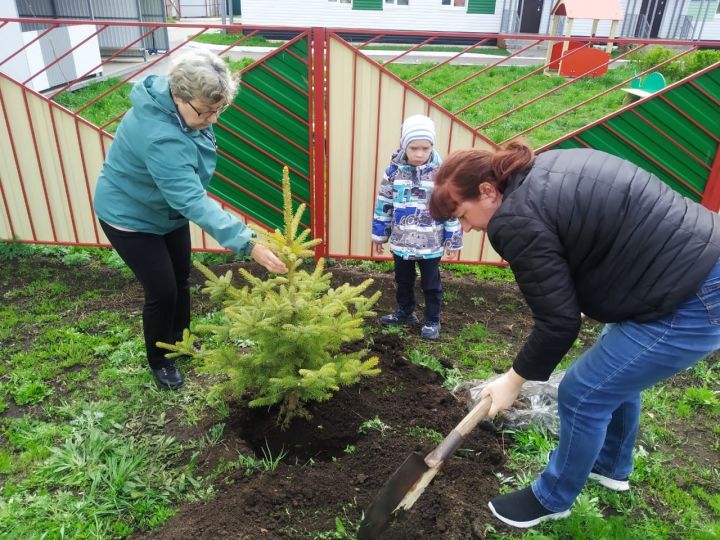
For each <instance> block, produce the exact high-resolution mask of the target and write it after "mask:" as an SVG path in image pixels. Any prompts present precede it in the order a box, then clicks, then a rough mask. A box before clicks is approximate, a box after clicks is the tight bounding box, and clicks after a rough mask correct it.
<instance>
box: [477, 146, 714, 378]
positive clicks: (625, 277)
mask: <svg viewBox="0 0 720 540" xmlns="http://www.w3.org/2000/svg"><path fill="white" fill-rule="evenodd" d="M488 236H489V238H490V242H491V243H492V245H493V247H494V248H495V250H496V251H497V252H498V253H499V254H500V255H501V256H502V257H503V258H504V259H505V260H506V261H508V262H509V263H510V267H511V268H512V271H513V273H514V274H515V278H516V280H517V283H518V285H519V286H520V290H521V291H522V293H523V295H524V296H525V299H526V300H527V303H528V305H529V306H530V308H531V310H532V313H533V318H534V321H535V326H534V329H533V331H532V333H531V335H530V337H529V338H528V340H527V342H526V343H525V345H524V347H523V349H522V350H521V351H520V353H519V354H518V356H517V358H516V359H515V362H514V364H513V367H514V369H515V371H517V372H518V373H519V374H520V375H521V376H523V377H525V378H526V379H530V380H546V379H547V378H548V377H549V376H550V374H551V373H552V371H553V369H554V368H555V366H556V365H557V364H558V362H560V360H561V359H562V357H563V355H564V354H565V353H566V352H567V351H568V349H569V348H570V346H571V345H572V344H573V342H574V340H575V339H576V337H577V335H578V332H579V330H580V313H581V312H583V313H585V314H587V315H588V316H589V317H591V318H593V319H596V320H598V321H601V322H618V321H625V320H634V321H638V322H643V321H652V320H654V319H658V318H660V317H661V316H662V315H664V314H667V313H669V312H670V311H672V310H673V309H674V308H676V307H677V306H678V305H680V304H681V303H682V302H683V301H685V300H686V299H688V298H689V297H690V296H691V295H692V294H694V293H695V292H696V291H697V290H698V288H699V287H700V284H701V283H702V282H703V280H704V278H705V277H706V276H707V275H708V274H709V272H710V270H711V269H712V267H713V265H714V264H715V262H716V261H717V259H718V257H720V216H718V215H717V214H715V213H713V212H710V211H709V210H707V209H705V208H703V207H702V206H700V205H698V204H696V203H694V202H692V201H690V200H689V199H686V198H684V197H682V196H681V195H679V194H678V193H676V192H675V191H673V190H672V189H670V188H669V187H667V186H666V185H665V184H664V183H663V182H661V181H660V180H659V179H658V178H657V177H655V176H653V175H652V174H650V173H649V172H647V171H645V170H643V169H640V168H638V167H637V166H635V165H634V164H632V163H630V162H628V161H625V160H622V159H620V158H617V157H614V156H611V155H609V154H606V153H604V152H599V151H597V150H588V149H576V150H552V151H549V152H545V153H543V154H540V155H539V156H537V157H536V158H535V161H534V163H533V165H532V167H531V168H530V169H528V170H526V171H524V172H522V173H519V174H517V175H515V176H514V177H512V178H511V179H510V181H509V182H508V185H507V187H506V189H505V192H504V194H503V202H502V204H501V206H500V208H498V210H497V211H496V212H495V214H494V216H493V217H492V219H491V220H490V223H489V224H488Z"/></svg>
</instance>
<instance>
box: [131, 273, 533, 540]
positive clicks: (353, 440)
mask: <svg viewBox="0 0 720 540" xmlns="http://www.w3.org/2000/svg"><path fill="white" fill-rule="evenodd" d="M215 270H216V271H217V272H224V271H226V268H216V269H215ZM331 271H332V272H333V276H334V278H333V281H334V282H337V283H342V282H346V281H347V282H351V283H357V282H360V281H362V280H363V279H366V278H367V277H369V274H368V273H367V272H361V271H357V270H355V269H352V268H346V267H340V268H338V267H336V268H332V269H331ZM371 277H373V278H375V280H376V282H375V284H374V285H373V288H374V289H375V290H377V289H380V290H382V292H383V299H382V301H381V305H380V306H379V308H378V311H380V312H384V311H387V310H390V309H392V307H393V304H394V283H393V280H392V275H391V274H376V275H372V276H371ZM444 280H445V281H444V286H445V289H446V291H448V290H451V291H453V293H454V294H452V296H453V298H454V299H453V302H448V303H447V306H446V307H445V308H444V311H443V336H444V337H443V339H449V338H450V337H451V336H453V335H456V334H457V333H458V332H459V331H460V330H461V329H462V328H463V326H464V325H466V324H468V323H470V322H473V321H474V320H478V321H482V322H484V323H485V324H488V325H489V326H491V327H493V329H494V331H497V332H499V333H504V334H508V335H509V337H511V340H510V341H519V340H521V339H522V337H523V336H522V333H523V331H524V330H526V329H527V328H529V321H528V320H523V319H524V318H525V317H526V315H525V313H513V314H506V313H502V312H499V311H497V312H496V310H494V308H493V306H495V307H496V306H498V305H500V304H503V303H507V302H512V301H515V302H518V303H519V302H521V300H520V299H519V295H518V293H517V289H516V288H515V286H514V284H504V283H494V284H487V283H484V284H480V283H478V282H476V281H474V280H472V279H454V278H450V277H449V276H448V278H447V279H446V278H444ZM418 293H419V295H418V296H419V300H420V301H422V293H421V292H420V291H418ZM478 297H482V298H484V299H485V300H486V301H487V303H486V305H487V306H488V307H487V309H485V310H483V309H479V308H478V306H477V305H476V304H474V303H473V302H472V299H473V298H478ZM509 317H511V318H509ZM518 321H520V322H519V323H518ZM415 346H416V345H412V340H410V342H408V340H407V339H401V338H399V337H398V336H397V335H395V334H382V333H379V332H378V333H375V334H374V335H373V336H372V338H371V340H370V342H369V348H370V349H371V354H373V355H376V356H378V357H379V358H380V366H379V367H380V368H381V369H382V373H381V374H380V375H378V376H376V377H371V378H366V379H365V380H363V381H362V382H361V383H359V384H357V385H354V386H352V387H348V388H343V389H342V390H341V391H340V392H338V393H337V394H336V395H335V396H334V397H333V398H332V399H331V400H329V401H327V402H323V403H314V404H311V405H310V412H311V414H312V420H310V421H308V420H305V419H296V420H294V421H293V423H292V425H291V426H290V428H289V429H287V430H286V431H281V430H280V429H279V428H278V427H277V426H276V425H275V419H276V414H277V411H276V410H274V409H269V410H267V409H249V408H247V407H246V406H245V405H244V403H235V404H233V406H232V411H231V414H230V418H231V420H230V422H229V423H228V425H226V427H225V433H224V439H223V444H222V445H220V446H218V447H215V448H214V449H211V450H210V451H209V453H206V454H205V455H203V456H202V460H203V462H205V463H215V462H217V460H218V459H219V457H224V458H225V459H233V457H234V456H236V455H237V454H236V453H235V452H236V451H237V450H240V451H242V452H243V453H245V454H248V453H251V454H254V455H255V456H256V457H258V458H259V459H261V458H262V457H263V456H264V455H272V456H278V455H279V454H280V453H281V452H286V453H287V455H286V457H285V458H284V459H283V460H282V461H281V463H280V465H279V466H278V467H277V469H276V470H275V471H272V472H267V473H262V474H254V475H252V476H250V477H248V476H246V475H245V472H244V471H242V470H237V471H235V472H233V473H231V474H230V475H229V476H228V477H226V478H224V479H223V480H222V482H221V483H220V484H219V486H218V493H217V494H216V496H215V497H214V498H213V499H212V500H211V501H208V502H207V503H204V504H189V505H186V506H184V507H182V508H181V509H180V510H179V511H178V513H177V514H176V515H175V516H174V517H173V518H171V519H170V521H169V522H168V523H166V524H165V525H164V526H163V527H161V528H159V529H157V530H155V531H153V532H151V533H149V534H148V535H146V536H143V538H146V539H156V540H164V539H171V538H172V539H187V538H213V539H217V538H233V539H253V540H254V539H264V538H267V539H275V538H278V539H279V538H283V539H290V538H298V539H299V538H312V537H313V533H315V534H317V533H319V532H328V533H329V532H330V531H335V529H336V518H340V519H342V521H343V523H344V524H345V526H346V527H347V528H348V531H350V530H352V529H353V527H354V526H356V525H357V524H358V523H359V521H360V519H361V512H362V510H363V509H365V508H367V507H368V505H369V504H370V502H371V501H372V500H373V498H374V497H375V496H376V495H377V493H378V491H379V489H380V488H381V487H382V486H383V484H384V483H385V482H386V481H387V480H388V479H389V478H390V477H391V476H392V474H393V473H394V472H395V470H396V469H397V468H398V467H399V466H400V464H401V463H402V462H403V461H404V459H405V458H406V457H407V456H408V455H409V454H410V453H411V452H414V451H417V452H420V453H421V454H422V455H425V454H426V453H428V452H429V451H430V450H432V449H433V448H434V447H435V445H436V443H434V442H432V441H431V439H430V438H428V437H423V436H422V434H423V433H428V432H429V430H434V432H436V433H440V434H442V435H443V436H445V435H447V434H448V433H449V432H450V431H451V430H452V429H453V427H455V425H456V424H457V423H458V422H459V421H460V420H461V419H462V418H463V416H464V415H465V414H466V413H467V410H466V409H465V407H464V405H463V404H462V403H460V402H458V401H457V400H456V399H455V398H454V397H453V396H452V395H451V394H450V392H449V391H448V390H446V389H444V388H443V387H442V386H441V382H442V381H441V380H440V378H439V377H438V375H436V374H435V373H434V372H432V371H430V370H427V369H425V368H422V367H418V366H416V365H413V364H411V363H410V362H409V361H408V359H407V356H408V352H409V350H410V348H414V347H415ZM369 420H376V421H377V420H379V421H380V422H382V424H383V425H384V426H385V427H382V429H374V428H372V427H365V428H363V426H364V425H366V423H367V421H369ZM213 454H217V455H213ZM503 461H504V454H503V449H502V445H501V438H500V435H499V434H498V433H496V431H495V429H494V427H493V426H492V425H491V424H490V423H481V424H480V426H478V427H477V428H476V429H475V430H474V432H473V433H471V434H470V435H469V436H468V438H467V439H466V440H465V442H464V443H463V445H462V447H461V448H460V450H458V452H456V454H455V455H454V456H453V457H452V458H451V459H449V460H448V461H447V462H446V463H445V465H444V467H443V468H442V469H441V471H440V473H439V474H438V476H436V477H435V479H434V480H433V482H432V483H431V484H430V486H429V487H428V488H427V489H426V490H425V492H424V493H423V495H422V496H421V497H420V499H419V500H418V502H417V503H416V504H415V505H414V506H413V508H412V509H411V510H410V511H408V512H405V513H403V514H401V515H400V516H398V517H397V518H396V519H394V520H393V522H392V524H391V526H390V527H389V528H388V530H387V531H386V532H385V533H384V534H383V536H382V537H381V538H385V539H393V540H402V539H411V538H412V539H420V538H422V539H428V538H433V539H469V538H483V537H484V532H483V531H484V529H485V525H486V524H487V523H488V522H491V520H492V518H491V515H490V513H489V510H488V508H487V501H488V500H489V499H490V498H491V497H493V496H494V495H495V494H497V493H498V480H497V478H496V476H495V473H496V472H498V471H499V470H500V469H501V466H502V463H503ZM496 526H497V524H496Z"/></svg>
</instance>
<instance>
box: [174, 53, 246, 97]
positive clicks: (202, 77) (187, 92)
mask: <svg viewBox="0 0 720 540" xmlns="http://www.w3.org/2000/svg"><path fill="white" fill-rule="evenodd" d="M168 83H169V84H170V90H171V91H172V93H173V95H174V96H176V97H178V98H179V99H182V100H183V101H190V100H191V99H200V100H202V101H205V102H207V103H218V102H219V101H222V100H224V101H225V103H232V101H233V99H234V98H235V92H236V90H237V84H238V83H237V81H236V80H235V79H234V78H233V76H232V74H231V73H230V70H229V69H228V66H227V64H226V63H225V62H223V61H222V60H221V59H220V57H218V56H217V55H216V54H213V53H211V52H208V51H205V50H203V49H198V50H194V51H190V52H186V53H183V54H182V55H180V56H179V57H178V58H177V59H175V61H173V63H172V66H171V67H170V73H168Z"/></svg>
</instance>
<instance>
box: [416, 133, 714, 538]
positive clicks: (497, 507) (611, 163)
mask: <svg viewBox="0 0 720 540" xmlns="http://www.w3.org/2000/svg"><path fill="white" fill-rule="evenodd" d="M435 185H436V186H435V189H434V191H433V194H432V199H431V202H430V212H431V214H432V216H433V218H434V219H436V220H446V219H450V218H458V219H459V220H460V222H461V224H462V226H463V229H464V230H465V231H468V230H480V231H486V232H487V234H488V237H489V239H490V242H491V243H492V246H493V248H495V250H496V251H497V252H498V254H500V255H501V256H502V257H503V258H504V259H505V260H506V261H507V262H508V263H509V264H510V267H511V269H512V271H513V273H514V274H515V279H516V280H517V283H518V285H519V287H520V290H521V291H522V293H523V295H524V296H525V299H526V301H527V303H528V305H529V307H530V309H531V310H532V313H533V318H534V321H535V325H534V328H533V331H532V333H531V334H530V336H529V338H528V339H527V342H526V343H525V345H524V346H523V348H522V350H521V351H520V352H519V354H518V355H517V357H516V358H515V360H514V362H513V366H512V368H511V369H510V370H509V371H508V372H507V373H505V374H504V375H503V376H501V377H500V378H498V379H497V380H496V381H494V382H492V383H490V384H488V385H487V387H486V388H485V389H484V391H483V396H485V395H490V396H491V397H492V399H493V405H492V408H491V410H490V414H491V415H495V414H496V413H497V412H498V411H501V410H503V409H506V408H508V407H509V406H510V405H511V404H512V403H513V401H514V400H515V399H516V397H517V395H518V393H519V392H520V388H521V386H522V385H523V383H524V382H525V381H527V380H547V378H548V377H549V376H550V374H551V373H552V371H553V369H555V366H557V364H558V363H559V362H560V360H561V359H562V357H563V356H564V355H565V353H566V352H567V351H568V350H569V348H570V347H571V346H572V344H573V342H574V341H575V339H576V338H577V335H578V332H579V330H580V323H581V313H585V314H587V315H588V316H589V317H591V318H593V319H596V320H598V321H600V322H604V323H608V324H607V325H606V327H605V329H604V330H603V332H602V333H601V335H600V337H599V338H598V341H597V342H596V343H595V344H594V345H593V347H591V348H590V349H589V350H588V351H587V352H585V353H584V354H583V355H582V356H581V357H580V358H579V359H578V360H577V361H576V362H575V363H574V364H573V365H572V366H571V367H570V368H569V369H568V370H567V373H566V374H565V376H564V378H563V380H562V382H561V384H560V388H559V395H558V401H559V407H558V408H559V414H560V442H559V445H558V447H557V448H556V449H555V450H554V451H553V452H552V454H551V455H550V459H549V463H548V465H547V467H546V468H545V470H544V471H543V472H542V474H541V475H540V477H539V478H538V479H537V480H536V481H535V482H534V483H533V484H532V486H530V487H528V488H526V489H523V490H520V491H517V492H514V493H509V494H506V495H502V496H499V497H496V498H494V499H492V501H490V503H489V506H490V509H491V510H492V512H493V514H495V516H496V517H498V518H499V519H500V520H502V521H503V522H505V523H507V524H509V525H512V526H515V527H532V526H534V525H536V524H538V523H540V522H541V521H544V520H546V519H559V518H563V517H565V516H567V515H568V514H569V513H570V511H569V508H570V506H571V505H572V503H573V501H574V500H575V498H576V497H577V495H578V494H579V493H580V490H581V489H582V487H583V485H584V484H585V482H586V481H587V479H588V478H590V479H593V480H596V481H599V482H600V483H601V484H602V485H604V486H605V487H607V488H609V489H614V490H617V491H625V490H627V489H629V483H628V477H629V475H630V472H631V470H632V450H633V446H634V443H635V439H636V437H637V431H638V422H639V418H640V392H641V391H642V390H644V389H645V388H648V387H650V386H652V385H653V384H655V383H657V382H658V381H661V380H663V379H666V378H668V377H670V376H672V375H674V374H676V373H678V372H680V371H682V370H684V369H686V368H687V367H689V366H691V365H693V364H694V363H696V362H698V361H699V360H700V359H701V358H703V357H705V356H707V355H708V354H710V353H711V352H713V351H715V350H717V349H718V348H720V263H718V258H719V257H720V216H718V215H717V214H716V213H714V212H711V211H709V210H707V209H706V208H704V207H702V206H700V205H699V204H697V203H695V202H693V201H690V200H689V199H686V198H684V197H682V196H681V195H679V194H678V193H676V192H674V191H673V190H671V189H670V188H669V187H667V186H666V185H665V184H664V183H662V182H661V181H660V180H659V179H658V178H657V177H655V176H653V175H652V174H650V173H649V172H647V171H645V170H643V169H640V168H638V167H637V166H635V165H634V164H632V163H630V162H628V161H624V160H622V159H620V158H617V157H614V156H611V155H609V154H606V153H604V152H599V151H596V150H589V149H574V150H553V151H548V152H545V153H543V154H541V155H539V156H537V157H535V156H534V155H533V152H532V150H531V149H530V148H528V147H527V146H525V145H523V144H521V143H512V144H511V145H509V146H508V147H506V148H504V149H501V150H498V151H495V152H488V151H482V150H476V149H473V150H463V151H459V152H455V153H454V154H452V155H450V156H449V157H448V158H447V160H446V161H445V162H444V163H443V165H442V166H441V167H440V169H439V171H438V174H437V176H436V178H435Z"/></svg>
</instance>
